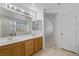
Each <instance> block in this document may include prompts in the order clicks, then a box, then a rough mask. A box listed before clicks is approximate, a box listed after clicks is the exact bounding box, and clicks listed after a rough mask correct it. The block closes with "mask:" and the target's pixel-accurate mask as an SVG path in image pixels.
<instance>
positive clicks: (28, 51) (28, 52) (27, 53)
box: [25, 49, 33, 56]
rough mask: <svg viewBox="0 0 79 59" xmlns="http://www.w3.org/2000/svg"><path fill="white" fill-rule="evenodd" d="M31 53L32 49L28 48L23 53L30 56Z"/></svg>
mask: <svg viewBox="0 0 79 59" xmlns="http://www.w3.org/2000/svg"><path fill="white" fill-rule="evenodd" d="M32 54H33V49H29V50H26V51H25V55H26V56H30V55H32Z"/></svg>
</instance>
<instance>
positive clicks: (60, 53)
mask: <svg viewBox="0 0 79 59" xmlns="http://www.w3.org/2000/svg"><path fill="white" fill-rule="evenodd" d="M33 56H78V55H77V54H74V53H71V52H68V51H65V50H62V49H58V48H49V49H46V50H40V51H38V52H37V53H35V54H34V55H33Z"/></svg>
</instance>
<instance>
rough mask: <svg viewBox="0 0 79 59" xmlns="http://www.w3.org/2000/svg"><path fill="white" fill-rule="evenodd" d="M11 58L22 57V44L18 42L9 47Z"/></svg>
mask: <svg viewBox="0 0 79 59" xmlns="http://www.w3.org/2000/svg"><path fill="white" fill-rule="evenodd" d="M10 48H11V55H12V56H23V55H24V43H23V42H19V43H15V44H12V45H11V47H10Z"/></svg>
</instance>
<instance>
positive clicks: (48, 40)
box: [44, 12, 57, 49]
mask: <svg viewBox="0 0 79 59" xmlns="http://www.w3.org/2000/svg"><path fill="white" fill-rule="evenodd" d="M56 21H57V13H50V12H44V35H45V48H46V49H48V48H51V47H56V40H55V38H56V26H57V24H56Z"/></svg>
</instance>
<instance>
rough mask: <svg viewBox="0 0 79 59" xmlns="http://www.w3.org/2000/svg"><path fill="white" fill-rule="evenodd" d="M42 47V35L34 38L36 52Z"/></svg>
mask: <svg viewBox="0 0 79 59" xmlns="http://www.w3.org/2000/svg"><path fill="white" fill-rule="evenodd" d="M41 48H42V37H38V38H35V39H34V52H37V51H38V50H40V49H41Z"/></svg>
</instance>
